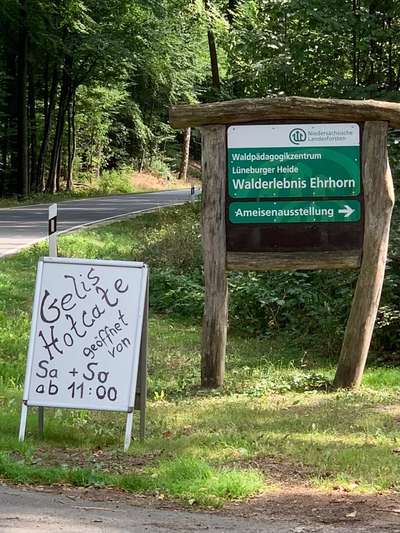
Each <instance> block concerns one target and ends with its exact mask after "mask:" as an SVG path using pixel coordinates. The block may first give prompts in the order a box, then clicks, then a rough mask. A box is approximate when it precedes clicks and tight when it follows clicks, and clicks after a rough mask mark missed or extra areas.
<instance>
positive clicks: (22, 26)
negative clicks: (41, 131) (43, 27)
mask: <svg viewBox="0 0 400 533" xmlns="http://www.w3.org/2000/svg"><path fill="white" fill-rule="evenodd" d="M26 10H27V0H20V22H19V38H18V87H17V99H18V104H17V105H18V133H17V139H18V147H17V150H18V162H17V169H18V183H19V187H18V192H19V193H20V194H22V195H23V196H26V195H27V194H28V193H29V174H28V109H27V102H26V100H27V99H26V86H27V77H28V76H27V71H28V69H27V66H28V61H27V53H28V33H27V27H26V23H27V22H26V18H27V11H26Z"/></svg>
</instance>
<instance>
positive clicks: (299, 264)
mask: <svg viewBox="0 0 400 533" xmlns="http://www.w3.org/2000/svg"><path fill="white" fill-rule="evenodd" d="M360 263H361V252H360V251H359V250H346V251H342V250H339V251H335V252H257V253H255V252H227V254H226V266H227V269H228V270H259V271H261V272H265V271H271V270H284V271H290V270H319V269H328V268H329V269H336V268H341V269H343V268H359V266H360Z"/></svg>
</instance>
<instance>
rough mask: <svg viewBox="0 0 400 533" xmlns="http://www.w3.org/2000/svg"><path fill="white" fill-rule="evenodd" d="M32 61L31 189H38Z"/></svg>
mask: <svg viewBox="0 0 400 533" xmlns="http://www.w3.org/2000/svg"><path fill="white" fill-rule="evenodd" d="M33 68H34V67H33V64H32V62H30V63H29V93H28V100H29V128H30V137H31V146H30V148H31V153H30V156H31V157H30V166H29V170H30V190H31V191H37V190H38V180H37V125H36V90H35V74H34V70H33Z"/></svg>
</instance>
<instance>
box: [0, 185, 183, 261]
mask: <svg viewBox="0 0 400 533" xmlns="http://www.w3.org/2000/svg"><path fill="white" fill-rule="evenodd" d="M189 197H190V189H184V190H171V191H162V192H155V193H143V194H122V195H116V196H105V197H101V198H86V199H84V200H70V201H67V202H62V203H60V204H58V228H57V229H58V230H59V231H70V230H71V229H75V228H78V227H80V226H82V225H89V224H95V223H97V222H99V221H104V220H108V219H111V220H112V219H114V218H115V219H118V218H119V217H121V218H123V217H125V216H127V215H129V214H134V213H140V212H144V211H150V210H152V209H156V208H159V207H163V206H167V205H172V204H179V203H183V202H185V201H187V200H188V199H189ZM48 207H49V204H37V205H30V206H26V207H16V208H7V209H0V257H1V256H4V255H10V254H12V253H15V252H17V251H18V250H20V249H21V248H25V247H26V246H29V245H31V244H33V243H35V242H38V241H39V240H41V239H43V238H44V237H46V235H47V228H48V222H47V218H48Z"/></svg>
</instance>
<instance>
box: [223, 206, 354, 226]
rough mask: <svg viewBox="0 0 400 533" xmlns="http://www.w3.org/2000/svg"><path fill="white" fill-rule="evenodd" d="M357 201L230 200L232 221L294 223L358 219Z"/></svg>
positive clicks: (239, 222)
mask: <svg viewBox="0 0 400 533" xmlns="http://www.w3.org/2000/svg"><path fill="white" fill-rule="evenodd" d="M360 216H361V209H360V202H359V201H358V200H319V201H313V200H309V201H307V200H301V201H299V200H297V201H287V202H285V201H280V202H268V201H267V202H232V203H231V204H230V205H229V221H230V222H232V223H233V224H260V223H264V224H274V223H275V224H284V223H294V222H305V223H310V222H358V221H359V220H360Z"/></svg>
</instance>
